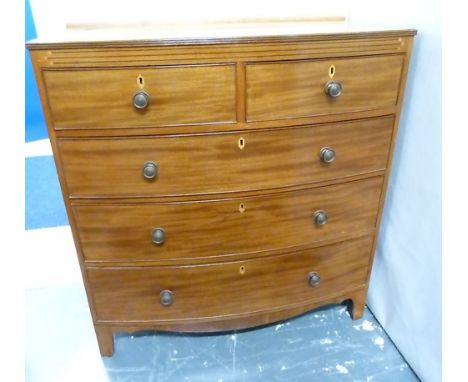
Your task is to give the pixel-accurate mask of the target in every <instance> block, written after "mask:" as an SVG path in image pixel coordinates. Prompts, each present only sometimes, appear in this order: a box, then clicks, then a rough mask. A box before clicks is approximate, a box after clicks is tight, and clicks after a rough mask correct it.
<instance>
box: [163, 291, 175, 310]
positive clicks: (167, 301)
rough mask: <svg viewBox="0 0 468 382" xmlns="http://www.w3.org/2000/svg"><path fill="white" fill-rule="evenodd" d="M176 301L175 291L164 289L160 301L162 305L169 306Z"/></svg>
mask: <svg viewBox="0 0 468 382" xmlns="http://www.w3.org/2000/svg"><path fill="white" fill-rule="evenodd" d="M173 301H174V293H172V292H171V291H170V290H167V289H165V290H163V291H161V293H160V294H159V302H160V303H161V305H162V306H169V305H172V302H173Z"/></svg>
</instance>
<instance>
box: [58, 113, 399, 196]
mask: <svg viewBox="0 0 468 382" xmlns="http://www.w3.org/2000/svg"><path fill="white" fill-rule="evenodd" d="M392 127H393V118H392V117H385V118H378V119H371V120H361V121H353V122H348V123H338V124H331V125H321V126H312V127H311V126H309V127H298V128H288V129H273V130H268V131H262V132H242V133H220V134H212V135H191V136H178V137H161V138H128V139H94V140H92V139H89V140H86V139H75V140H67V139H60V140H58V145H59V148H60V152H61V156H62V162H63V167H64V170H65V177H66V181H67V186H68V191H69V193H70V195H71V196H73V197H92V196H98V197H133V196H163V195H194V194H216V193H226V192H233V191H247V190H261V189H274V188H277V187H283V186H291V185H301V184H309V183H314V182H317V181H323V180H330V179H336V178H342V177H347V176H352V175H357V174H363V173H368V172H371V171H376V170H383V169H385V168H386V164H387V157H388V151H389V147H390V140H391V134H392ZM241 140H242V142H243V144H244V146H243V147H242V148H241V147H239V146H241V144H240V141H241ZM324 147H330V148H332V149H333V150H334V151H335V154H336V159H335V160H334V161H333V162H332V163H329V164H326V163H323V162H322V161H321V158H320V152H321V149H322V148H324ZM147 162H154V163H155V164H157V166H158V170H157V175H156V176H155V178H154V179H150V180H147V179H145V178H144V176H143V171H142V169H143V168H144V167H145V163H147Z"/></svg>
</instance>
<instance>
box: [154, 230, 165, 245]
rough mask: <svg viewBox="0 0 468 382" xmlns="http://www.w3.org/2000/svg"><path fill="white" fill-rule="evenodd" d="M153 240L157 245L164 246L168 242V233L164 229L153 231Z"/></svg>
mask: <svg viewBox="0 0 468 382" xmlns="http://www.w3.org/2000/svg"><path fill="white" fill-rule="evenodd" d="M151 240H152V241H153V243H154V244H156V245H163V244H164V240H166V231H164V230H163V229H162V228H155V229H153V230H152V231H151Z"/></svg>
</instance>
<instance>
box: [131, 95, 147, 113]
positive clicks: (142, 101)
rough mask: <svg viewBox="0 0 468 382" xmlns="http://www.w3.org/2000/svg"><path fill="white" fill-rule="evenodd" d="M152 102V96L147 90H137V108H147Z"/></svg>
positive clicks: (135, 101) (134, 104) (135, 98)
mask: <svg viewBox="0 0 468 382" xmlns="http://www.w3.org/2000/svg"><path fill="white" fill-rule="evenodd" d="M149 103H150V96H149V94H148V93H147V92H145V91H139V92H136V93H135V94H134V95H133V106H135V108H137V109H139V110H142V109H145V108H146V107H147V106H148V105H149Z"/></svg>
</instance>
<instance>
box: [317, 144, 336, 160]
mask: <svg viewBox="0 0 468 382" xmlns="http://www.w3.org/2000/svg"><path fill="white" fill-rule="evenodd" d="M335 158H336V153H335V150H333V149H332V148H331V147H322V149H321V150H320V160H321V161H322V162H323V163H331V162H333V161H334V160H335Z"/></svg>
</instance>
